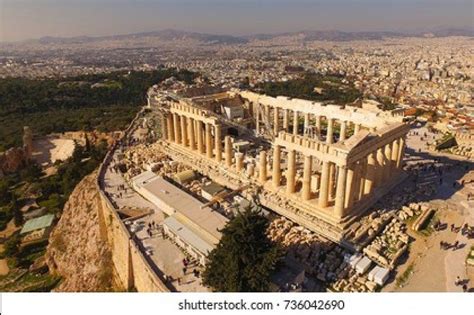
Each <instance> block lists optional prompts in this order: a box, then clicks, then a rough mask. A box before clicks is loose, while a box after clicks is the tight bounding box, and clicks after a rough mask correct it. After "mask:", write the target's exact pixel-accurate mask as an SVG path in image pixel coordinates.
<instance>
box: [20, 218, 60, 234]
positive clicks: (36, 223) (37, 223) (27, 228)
mask: <svg viewBox="0 0 474 315" xmlns="http://www.w3.org/2000/svg"><path fill="white" fill-rule="evenodd" d="M53 221H54V214H47V215H44V216H42V217H39V218H35V219H31V220H28V221H26V223H25V225H24V226H23V228H22V229H21V231H20V234H27V233H30V232H33V231H36V230H41V229H44V228H47V227H50V226H51V225H52V224H53Z"/></svg>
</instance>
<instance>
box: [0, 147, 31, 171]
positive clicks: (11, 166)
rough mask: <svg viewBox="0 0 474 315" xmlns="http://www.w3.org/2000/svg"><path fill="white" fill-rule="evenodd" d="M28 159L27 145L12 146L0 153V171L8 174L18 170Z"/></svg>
mask: <svg viewBox="0 0 474 315" xmlns="http://www.w3.org/2000/svg"><path fill="white" fill-rule="evenodd" d="M27 161H28V154H27V149H26V147H23V148H19V147H15V148H10V149H8V150H7V151H5V152H1V153H0V173H4V174H8V173H13V172H16V171H18V170H19V169H20V168H22V167H24V166H25V165H26V163H27Z"/></svg>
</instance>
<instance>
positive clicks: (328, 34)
mask: <svg viewBox="0 0 474 315" xmlns="http://www.w3.org/2000/svg"><path fill="white" fill-rule="evenodd" d="M292 36H295V37H298V39H299V40H301V41H304V42H310V41H352V40H380V39H383V38H396V37H447V36H468V37H474V29H440V30H435V31H432V32H418V33H402V32H344V31H337V30H327V31H301V32H287V33H277V34H255V35H247V36H232V35H216V34H206V33H197V32H188V31H180V30H173V29H165V30H161V31H154V32H143V33H135V34H125V35H111V36H78V37H67V38H65V37H50V36H48V37H42V38H40V39H38V40H34V41H36V42H38V43H41V44H54V43H56V44H83V43H92V42H100V41H107V40H117V41H119V40H140V39H142V38H154V39H158V40H162V41H169V42H173V41H183V40H194V41H196V42H198V43H201V44H203V45H215V44H246V43H248V42H251V41H255V40H260V41H271V40H275V39H278V38H280V37H292Z"/></svg>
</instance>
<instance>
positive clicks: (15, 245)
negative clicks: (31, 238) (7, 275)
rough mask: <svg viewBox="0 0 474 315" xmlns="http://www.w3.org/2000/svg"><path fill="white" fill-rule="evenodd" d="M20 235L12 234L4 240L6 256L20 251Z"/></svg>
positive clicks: (11, 255)
mask: <svg viewBox="0 0 474 315" xmlns="http://www.w3.org/2000/svg"><path fill="white" fill-rule="evenodd" d="M20 241H21V240H20V236H19V235H18V234H14V235H12V236H11V237H10V238H9V239H8V240H7V241H6V242H5V250H4V254H5V256H8V257H13V256H15V255H17V254H18V253H19V251H20Z"/></svg>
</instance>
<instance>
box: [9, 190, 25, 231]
mask: <svg viewBox="0 0 474 315" xmlns="http://www.w3.org/2000/svg"><path fill="white" fill-rule="evenodd" d="M11 209H12V211H13V222H14V223H15V226H21V225H22V224H23V223H24V219H23V213H22V212H21V209H20V204H19V202H18V200H17V199H16V196H13V199H12V202H11Z"/></svg>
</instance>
